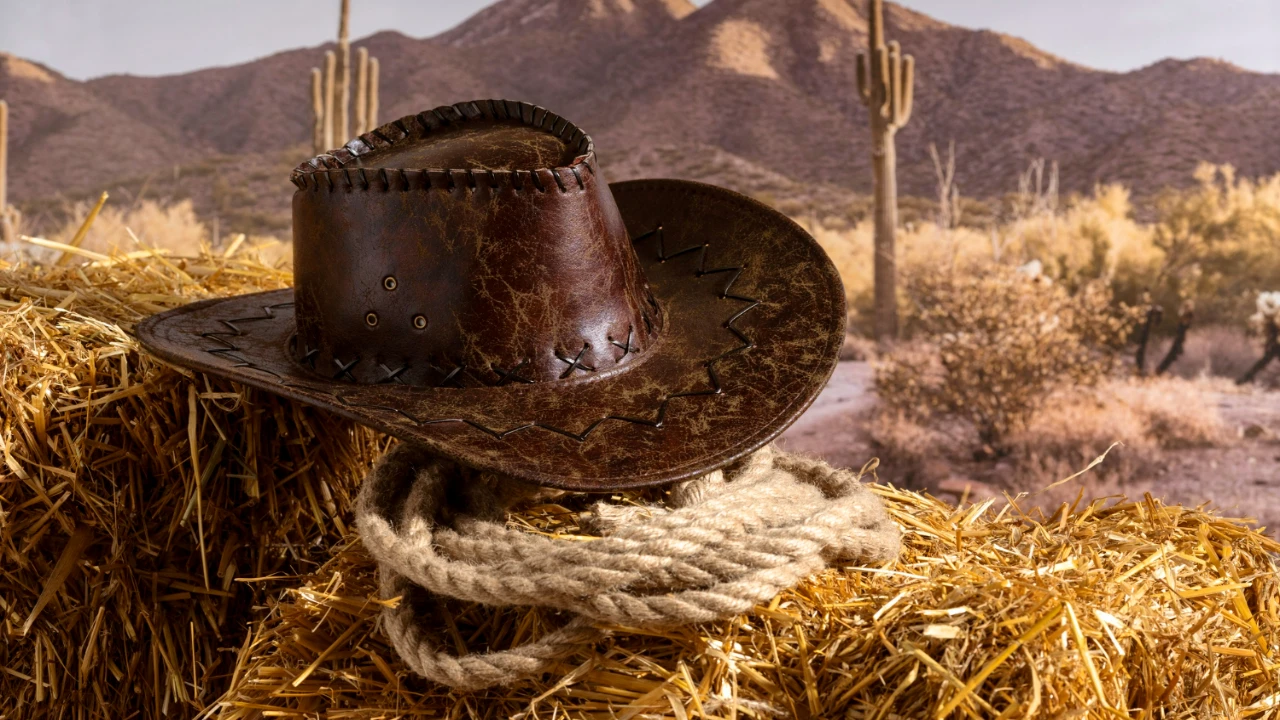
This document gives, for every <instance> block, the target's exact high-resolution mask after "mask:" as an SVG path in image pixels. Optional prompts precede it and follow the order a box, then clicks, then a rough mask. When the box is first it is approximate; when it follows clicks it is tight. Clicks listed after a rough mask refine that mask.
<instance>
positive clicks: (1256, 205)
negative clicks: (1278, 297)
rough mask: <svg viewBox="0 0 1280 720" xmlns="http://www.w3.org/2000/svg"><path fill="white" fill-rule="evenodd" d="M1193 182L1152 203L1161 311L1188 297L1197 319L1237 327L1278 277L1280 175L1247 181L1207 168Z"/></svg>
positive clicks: (1229, 172)
mask: <svg viewBox="0 0 1280 720" xmlns="http://www.w3.org/2000/svg"><path fill="white" fill-rule="evenodd" d="M1196 181H1197V182H1196V185H1195V186H1194V187H1192V188H1190V189H1185V190H1170V191H1166V192H1165V193H1163V194H1162V195H1161V196H1160V197H1159V198H1158V199H1157V202H1156V208H1157V218H1158V219H1157V221H1156V223H1155V226H1154V244H1155V246H1156V247H1157V248H1158V249H1159V250H1160V252H1161V253H1162V256H1163V257H1162V262H1161V265H1160V268H1159V271H1158V274H1157V276H1156V277H1155V278H1154V283H1153V284H1154V286H1155V288H1154V290H1155V291H1158V292H1159V293H1160V294H1161V296H1162V299H1163V301H1164V303H1165V305H1166V310H1168V309H1169V306H1170V305H1173V304H1175V303H1176V299H1177V298H1179V297H1191V298H1195V299H1196V304H1197V308H1196V313H1197V316H1198V317H1199V318H1200V320H1201V321H1202V322H1208V323H1222V324H1227V325H1238V324H1240V323H1243V322H1244V321H1245V320H1246V318H1247V317H1248V316H1249V315H1250V314H1251V313H1252V311H1253V306H1254V302H1255V298H1256V297H1257V293H1258V292H1260V291H1263V290H1269V289H1271V287H1270V286H1271V285H1273V284H1274V282H1275V278H1276V277H1280V175H1274V176H1271V177H1269V178H1263V179H1260V180H1249V179H1246V178H1239V177H1236V174H1235V170H1234V169H1233V168H1232V167H1231V166H1229V165H1221V166H1217V165H1207V164H1206V165H1201V166H1200V168H1199V169H1198V170H1197V171H1196Z"/></svg>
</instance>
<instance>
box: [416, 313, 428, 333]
mask: <svg viewBox="0 0 1280 720" xmlns="http://www.w3.org/2000/svg"><path fill="white" fill-rule="evenodd" d="M413 326H414V327H416V328H418V329H419V330H426V329H427V316H426V315H414V316H413Z"/></svg>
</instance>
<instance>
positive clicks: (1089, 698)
mask: <svg viewBox="0 0 1280 720" xmlns="http://www.w3.org/2000/svg"><path fill="white" fill-rule="evenodd" d="M874 488H875V491H876V493H877V494H878V495H879V496H880V497H882V498H883V499H884V500H885V502H886V503H887V505H888V507H889V509H890V512H891V513H892V515H893V516H894V517H895V518H896V519H897V520H898V521H899V522H900V523H901V525H902V527H903V529H904V532H905V548H904V552H903V554H902V555H901V557H900V558H899V560H898V561H896V562H895V563H892V564H890V565H888V566H885V567H880V568H852V567H846V568H837V569H832V570H829V571H826V572H824V573H821V574H819V575H817V576H815V577H813V578H811V579H809V580H808V581H806V582H805V583H803V584H802V585H801V586H800V587H797V588H795V589H794V590H791V591H788V592H785V593H783V594H782V595H781V596H779V597H778V598H776V599H775V600H774V601H773V602H771V603H769V604H768V605H767V606H762V607H758V608H756V609H755V610H754V611H753V612H751V613H749V614H747V615H744V616H742V617H738V618H735V619H733V620H730V621H726V622H719V623H712V624H706V625H700V626H696V627H687V628H682V629H678V630H674V631H670V632H654V631H643V632H641V631H631V630H627V629H625V628H614V634H612V635H611V636H610V637H609V638H608V639H607V640H605V641H603V642H602V643H600V644H599V645H598V646H597V647H594V648H588V649H585V650H584V652H583V653H581V654H580V655H579V656H578V657H574V658H571V659H569V660H568V661H566V662H565V663H564V664H563V665H562V666H561V667H560V668H559V669H558V670H557V671H556V672H554V673H552V674H549V675H547V676H546V677H543V678H540V679H537V680H530V681H525V682H521V683H517V684H514V685H512V686H510V687H506V688H500V689H496V690H490V691H482V692H478V693H453V692H449V691H446V690H444V689H443V688H440V687H438V686H431V685H429V684H427V683H426V682H425V681H422V680H420V679H418V678H415V677H412V676H411V675H409V674H407V673H406V672H405V671H404V670H403V667H402V665H401V664H400V663H399V662H398V661H397V658H396V656H395V653H394V651H393V650H392V649H391V648H390V647H389V646H388V644H387V641H386V639H385V637H384V636H383V635H382V633H381V631H380V629H379V626H378V619H377V618H378V613H379V610H380V609H381V607H382V606H383V604H384V603H386V602H398V601H403V602H415V603H422V604H423V611H424V612H428V613H431V614H432V616H433V617H434V618H435V620H436V622H437V623H438V625H439V630H438V632H439V640H440V641H442V642H448V643H451V644H452V645H453V646H454V647H456V648H457V649H458V650H459V652H465V651H468V650H472V651H478V650H483V649H486V648H491V647H506V646H509V645H510V644H511V643H513V642H515V641H517V640H520V639H528V638H530V637H533V636H536V635H537V634H538V633H541V632H545V631H546V629H547V628H548V627H550V626H552V625H554V624H555V623H558V622H562V620H560V619H558V618H556V617H555V616H553V615H551V614H549V613H546V612H544V611H541V610H530V609H509V608H508V609H500V610H499V609H494V608H485V607H480V606H474V605H471V606H464V605H459V604H455V603H450V602H439V601H437V602H434V603H431V602H429V601H428V599H425V598H412V597H410V598H403V599H399V600H397V599H392V600H390V601H387V600H382V599H379V597H378V595H377V587H376V582H375V580H376V578H375V575H376V573H375V570H374V567H373V564H372V561H371V560H370V558H369V557H368V556H367V555H366V554H365V553H364V552H363V550H362V549H361V547H360V545H359V542H358V540H356V539H355V538H352V539H351V540H350V542H349V544H348V545H347V546H346V547H345V548H344V549H342V550H341V551H339V552H338V553H337V555H336V556H335V558H334V559H333V560H332V561H330V562H329V563H328V564H327V565H325V566H324V567H323V568H321V570H320V571H319V572H317V573H315V574H314V575H313V576H311V577H310V578H308V580H307V581H306V582H305V583H302V584H300V585H299V586H298V587H296V588H291V589H289V590H287V591H286V592H285V593H284V594H283V595H282V596H281V597H280V598H279V600H278V601H276V602H275V603H273V605H272V607H271V610H270V612H269V615H268V617H267V619H266V621H265V622H263V623H261V624H259V625H258V626H257V627H256V628H255V629H254V631H253V633H252V636H251V637H250V638H249V639H247V640H246V642H245V644H244V646H243V647H242V648H241V650H240V653H239V660H238V661H237V665H236V671H235V676H234V679H233V682H232V684H231V688H230V690H229V691H228V692H227V694H226V696H225V697H224V698H223V699H222V701H221V703H220V704H219V708H218V710H219V713H220V715H219V716H220V717H223V718H251V717H263V716H269V715H273V714H279V716H282V717H292V716H301V715H303V714H305V715H306V717H323V718H379V717H418V716H421V717H450V718H452V717H469V718H505V717H513V718H633V717H672V718H682V719H683V718H702V717H707V718H732V717H739V718H773V717H787V718H790V717H797V718H850V719H851V720H872V719H876V720H888V719H890V718H899V719H903V718H939V717H969V718H1040V717H1046V718H1049V717H1052V718H1067V717H1070V718H1085V717H1088V718H1138V717H1144V718H1209V717H1212V718H1244V717H1272V716H1274V715H1275V713H1276V712H1277V710H1276V709H1275V708H1276V707H1277V702H1278V701H1280V686H1277V679H1280V658H1278V657H1277V652H1276V648H1277V644H1280V615H1278V613H1280V580H1277V575H1276V571H1277V559H1278V558H1277V555H1276V552H1277V550H1280V545H1278V544H1277V543H1276V542H1275V541H1274V540H1272V539H1270V538H1268V537H1267V536H1265V535H1263V534H1260V533H1258V532H1256V531H1253V530H1251V529H1248V528H1247V527H1245V526H1244V525H1243V524H1241V522H1239V521H1236V520H1228V519H1224V518H1221V517H1217V516H1215V515H1213V514H1211V513H1209V512H1206V511H1205V510H1204V509H1189V508H1184V507H1170V506H1165V505H1163V504H1162V503H1160V502H1159V501H1158V500H1155V499H1153V498H1151V497H1146V498H1143V499H1142V500H1139V501H1136V502H1129V501H1119V502H1116V499H1112V500H1111V501H1108V500H1106V499H1100V500H1097V501H1095V502H1091V503H1084V502H1078V503H1077V504H1076V505H1075V506H1071V507H1065V506H1064V507H1063V508H1060V509H1059V510H1058V511H1057V512H1056V513H1053V514H1052V515H1051V516H1049V517H1045V516H1044V514H1043V513H1041V512H1039V511H1037V510H1026V511H1024V510H1022V509H1020V507H1019V503H1018V502H1015V503H1013V504H1005V505H1003V506H1002V507H1000V508H999V509H997V506H996V504H995V503H994V501H986V502H984V503H982V504H980V505H977V506H968V507H965V508H963V509H958V508H955V507H953V506H951V505H949V504H947V503H944V502H942V501H940V500H937V499H935V498H932V497H930V496H928V495H922V494H918V493H913V492H908V491H903V490H899V489H895V488H893V487H891V486H888V485H881V484H877V485H875V486H874ZM1014 500H1015V501H1019V499H1018V498H1014ZM1025 500H1026V499H1025V498H1022V499H1021V500H1020V501H1019V502H1021V501H1025ZM575 517H576V516H575V515H574V513H573V512H572V509H571V508H565V507H563V506H558V505H543V506H539V507H534V508H530V509H528V510H526V511H524V512H523V513H522V514H520V515H518V516H516V517H515V518H513V520H512V522H513V523H516V524H519V525H523V526H524V527H526V528H529V529H533V530H536V531H540V532H548V533H554V534H558V535H562V536H566V537H571V538H579V539H589V538H587V537H586V536H582V535H581V532H582V531H581V530H580V529H579V528H578V527H577V526H576V525H575V524H574V523H575V519H574V518H575Z"/></svg>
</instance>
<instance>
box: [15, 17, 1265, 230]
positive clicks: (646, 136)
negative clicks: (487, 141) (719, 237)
mask: <svg viewBox="0 0 1280 720" xmlns="http://www.w3.org/2000/svg"><path fill="white" fill-rule="evenodd" d="M863 5H864V3H863V2H862V0H714V2H712V3H710V4H709V5H707V6H705V7H703V8H701V9H696V8H695V7H694V6H693V5H692V4H691V3H690V2H688V0H500V2H498V3H496V4H495V5H492V6H490V7H489V8H487V9H485V10H483V11H482V12H480V13H478V14H476V15H475V16H474V17H472V18H471V19H469V20H468V21H466V22H464V23H463V24H462V25H460V26H458V27H456V28H454V29H452V30H450V31H448V32H446V33H444V34H442V35H439V36H437V37H434V38H428V39H413V38H408V37H405V36H404V35H401V34H399V33H396V32H382V33H379V34H377V35H374V36H372V37H369V38H365V39H362V40H359V41H358V42H357V43H356V44H359V45H365V46H367V47H369V49H370V51H371V52H372V53H373V54H375V55H377V56H378V57H379V58H380V59H381V62H382V78H383V85H382V98H383V100H382V113H383V119H392V118H394V117H397V116H399V115H403V114H408V113H411V112H417V111H419V110H421V109H424V108H428V107H433V106H435V105H439V104H443V103H449V102H455V101H458V100H464V99H473V98H484V97H513V98H519V99H525V100H529V101H531V102H536V103H539V104H542V105H545V106H547V107H550V108H552V109H554V110H556V111H557V112H560V113H562V114H564V115H566V116H568V117H570V118H573V119H574V120H575V121H576V122H578V123H579V124H580V125H583V126H585V127H586V128H587V129H588V130H589V131H590V132H591V133H592V134H593V135H594V136H595V137H596V139H597V144H598V146H599V147H600V148H601V150H602V154H603V155H604V160H605V163H606V170H607V171H608V172H610V174H611V176H612V177H613V178H615V179H622V178H625V177H635V176H642V175H646V176H655V175H673V176H682V177H691V178H696V179H709V180H712V181H715V182H721V183H726V184H730V185H732V186H736V187H738V188H740V189H744V190H747V191H750V192H756V193H757V194H763V193H766V192H767V193H769V194H771V195H782V196H791V195H797V196H804V195H811V196H816V197H839V196H841V194H842V193H843V194H849V193H854V192H856V193H861V192H866V191H867V190H868V189H869V185H870V170H869V163H868V158H867V155H868V133H867V131H866V120H865V112H866V110H865V109H864V108H863V107H862V105H861V104H860V103H859V102H858V100H857V98H856V94H855V91H854V87H853V86H854V78H853V67H854V56H855V54H856V53H857V52H858V51H859V50H860V49H862V48H863V47H864V46H865V43H866V29H867V23H866V18H865V17H864V13H865V7H863ZM357 12H358V7H357ZM887 20H888V24H889V26H890V27H889V32H890V36H891V37H894V38H897V39H899V40H900V41H901V42H902V44H903V47H904V48H905V49H906V51H908V52H910V53H912V54H914V55H915V57H916V59H917V67H918V70H917V90H916V98H917V99H916V110H915V115H914V117H913V118H912V120H911V122H910V124H908V126H907V127H906V128H905V129H904V130H903V131H902V132H901V133H900V135H899V141H898V142H899V153H900V160H899V167H900V173H901V176H902V185H903V189H904V192H906V193H907V194H917V195H923V196H928V195H930V194H932V192H933V191H932V188H933V168H932V165H931V163H930V161H929V155H928V146H929V143H931V142H935V143H937V144H939V145H940V146H943V145H945V144H946V143H947V142H948V141H950V140H952V139H954V140H955V141H956V144H957V155H958V181H959V183H960V185H961V188H962V191H963V192H964V193H965V194H966V195H969V196H977V197H989V196H994V195H998V194H1000V193H1003V192H1005V191H1008V190H1010V189H1012V188H1013V187H1014V186H1015V183H1016V176H1017V173H1018V172H1019V171H1020V170H1021V169H1022V168H1024V167H1025V166H1026V165H1027V163H1028V162H1029V161H1030V160H1032V159H1034V158H1037V157H1045V158H1049V159H1054V160H1057V161H1058V162H1059V164H1060V165H1061V168H1062V185H1063V187H1064V188H1065V189H1067V190H1087V189H1088V188H1090V187H1091V186H1092V185H1093V184H1094V183H1096V182H1098V181H1119V182H1124V183H1126V184H1129V185H1131V186H1133V187H1134V188H1135V190H1136V191H1137V192H1138V193H1139V195H1142V194H1147V193H1150V192H1153V191H1154V190H1157V189H1159V188H1160V187H1163V186H1166V185H1177V184H1184V183H1186V182H1187V181H1189V180H1190V175H1191V171H1192V169H1193V168H1194V167H1195V165H1196V163H1197V162H1199V161H1201V160H1211V161H1216V162H1230V163H1233V164H1235V165H1236V166H1237V167H1238V168H1239V169H1240V171H1241V172H1242V173H1243V174H1246V175H1258V174H1265V173H1272V172H1276V171H1280V144H1278V143H1275V142H1272V141H1269V137H1270V136H1271V134H1272V132H1273V129H1274V128H1275V127H1276V125H1277V123H1278V122H1280V76H1278V75H1263V74H1257V73H1251V72H1247V71H1244V70H1241V69H1239V68H1236V67H1233V66H1231V65H1228V64H1225V63H1221V62H1216V61H1209V60H1192V61H1173V60H1167V61H1163V62H1160V63H1157V64H1155V65H1152V66H1150V67H1146V68H1143V69H1141V70H1137V71H1134V72H1130V73H1123V74H1118V73H1108V72H1101V71H1097V70H1092V69H1090V68H1086V67H1082V66H1079V65H1075V64H1072V63H1069V62H1067V61H1064V60H1062V59H1060V58H1057V57H1054V56H1052V55H1049V54H1047V53H1044V52H1042V51H1040V50H1037V49H1036V48H1034V47H1032V46H1031V45H1029V44H1028V43H1026V42H1025V41H1022V40H1019V39H1017V38H1013V37H1009V36H1006V35H1001V34H998V33H994V32H988V31H974V30H967V29H963V28H958V27H955V26H951V25H947V24H945V23H942V22H939V21H936V20H934V19H932V18H929V17H927V16H924V15H921V14H919V13H915V12H912V11H909V10H906V9H903V8H900V7H897V6H891V7H890V8H889V12H888V17H887ZM325 49H326V47H318V48H308V49H302V50H291V51H287V52H282V53H279V54H276V55H272V56H270V57H266V58H262V59H259V60H256V61H254V62H251V63H246V64H243V65H238V66H234V67H225V68H212V69H208V70H202V71H198V72H194V73H189V74H185V75H178V76H168V77H157V78H139V77H131V76H109V77H104V78H98V79H95V80H91V81H89V82H85V83H80V82H75V81H71V80H68V79H66V78H64V77H62V76H60V75H58V74H57V73H56V72H54V71H53V70H50V69H48V68H44V67H41V66H39V65H37V64H35V63H31V62H28V61H25V60H22V59H20V58H16V57H12V56H4V55H0V97H5V98H6V99H8V100H9V104H10V107H11V113H12V125H13V127H12V130H11V132H12V134H13V137H12V140H11V142H12V148H13V159H12V160H11V163H10V172H11V175H12V182H11V187H12V194H13V197H14V199H15V200H17V201H19V202H24V201H25V202H27V203H33V202H35V203H37V204H38V203H39V201H42V200H46V201H47V199H48V198H50V197H53V196H58V195H66V196H75V195H76V194H77V193H88V192H93V191H96V190H97V189H98V188H101V187H104V186H109V185H111V184H113V183H116V184H119V183H122V182H123V183H133V184H134V185H135V186H136V185H138V184H139V183H141V182H143V181H144V180H145V179H149V180H147V182H149V187H150V189H149V192H151V193H152V194H156V193H164V192H172V193H173V194H175V195H192V196H194V197H196V198H197V199H198V201H199V202H198V205H199V206H200V207H201V208H202V210H204V211H220V210H219V208H220V207H221V205H226V204H227V202H229V201H226V200H225V198H224V199H223V200H219V199H217V197H215V196H216V195H217V193H216V192H214V190H213V186H214V184H215V183H216V182H221V183H222V184H223V186H224V192H223V195H227V188H228V187H230V188H231V190H237V189H238V192H231V196H233V200H234V202H232V203H231V204H232V205H234V206H235V207H236V208H240V209H241V210H244V211H245V212H252V213H257V214H259V215H263V214H265V215H277V214H281V213H284V212H285V210H286V208H287V194H288V187H289V186H288V185H287V183H286V182H285V177H283V175H282V176H281V177H279V178H278V179H275V176H274V174H273V173H275V172H277V171H278V170H279V169H281V168H287V166H288V165H289V164H290V162H291V161H292V160H297V159H301V158H302V156H303V155H304V154H305V153H306V152H307V149H306V148H305V146H304V143H305V142H306V139H307V138H308V137H309V130H308V127H309V123H310V118H309V108H310V104H309V100H308V97H307V93H308V82H309V80H308V71H309V69H310V68H311V67H312V66H315V65H318V64H319V63H320V62H321V57H322V53H323V51H324V50H325ZM175 166H178V169H177V170H176V171H175ZM251 176H252V177H251ZM170 177H179V178H182V177H185V178H187V180H186V181H185V183H183V184H181V186H180V187H179V188H177V189H174V188H169V187H168V186H167V185H166V183H165V178H170ZM196 178H205V180H203V181H198V180H197V179H196ZM135 189H136V188H135ZM233 209H234V208H233ZM223 210H225V211H226V212H228V213H229V212H231V210H230V209H225V208H224V209H223Z"/></svg>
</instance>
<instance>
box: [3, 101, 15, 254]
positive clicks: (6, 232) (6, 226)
mask: <svg viewBox="0 0 1280 720" xmlns="http://www.w3.org/2000/svg"><path fill="white" fill-rule="evenodd" d="M17 224H18V211H17V209H16V208H11V207H9V103H7V102H5V101H4V100H0V241H3V242H7V243H11V242H14V241H15V240H17V237H16V236H17V233H18V228H17Z"/></svg>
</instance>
